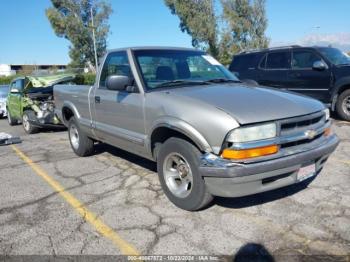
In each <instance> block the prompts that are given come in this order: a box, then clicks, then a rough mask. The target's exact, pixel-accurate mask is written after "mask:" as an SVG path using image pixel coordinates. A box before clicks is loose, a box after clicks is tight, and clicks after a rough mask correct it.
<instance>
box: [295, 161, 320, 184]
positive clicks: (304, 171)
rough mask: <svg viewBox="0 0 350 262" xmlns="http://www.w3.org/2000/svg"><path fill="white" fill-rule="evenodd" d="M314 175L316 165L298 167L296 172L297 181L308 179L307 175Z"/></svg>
mask: <svg viewBox="0 0 350 262" xmlns="http://www.w3.org/2000/svg"><path fill="white" fill-rule="evenodd" d="M314 175H316V165H315V164H312V165H308V166H304V167H302V168H300V169H299V171H298V174H297V180H298V181H303V180H305V179H308V178H309V177H312V176H314Z"/></svg>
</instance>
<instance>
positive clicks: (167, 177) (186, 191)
mask: <svg viewBox="0 0 350 262" xmlns="http://www.w3.org/2000/svg"><path fill="white" fill-rule="evenodd" d="M200 156H201V153H200V151H199V150H198V149H197V147H195V146H194V145H193V144H191V143H190V142H188V141H186V140H183V139H180V138H170V139H168V140H167V141H165V143H164V144H163V145H162V146H161V148H160V149H159V152H158V157H157V169H158V175H159V180H160V183H161V186H162V188H163V191H164V193H165V194H166V196H167V197H168V199H169V200H170V201H171V202H172V203H174V204H175V205H176V206H178V207H180V208H182V209H185V210H189V211H195V210H199V209H202V208H204V207H205V206H207V205H208V204H209V203H210V202H211V201H212V200H213V196H212V195H211V194H210V193H209V192H208V190H207V188H206V185H205V183H204V180H203V178H202V176H201V175H200V174H199V171H198V166H199V160H200Z"/></svg>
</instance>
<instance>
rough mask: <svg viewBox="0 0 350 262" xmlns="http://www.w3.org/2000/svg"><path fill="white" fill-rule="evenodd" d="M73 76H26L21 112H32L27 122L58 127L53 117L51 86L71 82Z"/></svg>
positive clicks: (54, 116)
mask: <svg viewBox="0 0 350 262" xmlns="http://www.w3.org/2000/svg"><path fill="white" fill-rule="evenodd" d="M74 79H75V75H72V74H61V75H51V76H42V77H36V76H27V77H26V84H25V87H24V97H23V108H24V109H23V111H26V110H30V111H34V114H30V116H31V119H29V121H30V122H31V123H32V124H34V125H36V126H43V125H59V124H60V121H59V119H58V117H57V116H56V115H55V113H54V110H55V106H54V99H53V86H54V85H56V84H63V83H69V82H73V80H74Z"/></svg>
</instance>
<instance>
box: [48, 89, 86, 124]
mask: <svg viewBox="0 0 350 262" xmlns="http://www.w3.org/2000/svg"><path fill="white" fill-rule="evenodd" d="M91 90H92V86H88V85H55V86H54V90H53V93H54V101H55V112H56V114H57V115H58V117H59V118H60V119H62V108H63V106H64V103H69V104H72V105H74V106H75V107H76V108H79V114H78V115H77V117H78V118H79V120H80V121H84V120H85V121H88V122H90V120H91V114H90V106H89V104H90V99H89V93H90V91H91ZM62 120H63V119H62ZM64 124H67V123H64Z"/></svg>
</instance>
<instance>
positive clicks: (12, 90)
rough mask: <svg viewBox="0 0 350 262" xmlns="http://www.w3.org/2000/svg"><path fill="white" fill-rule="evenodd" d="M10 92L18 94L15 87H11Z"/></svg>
mask: <svg viewBox="0 0 350 262" xmlns="http://www.w3.org/2000/svg"><path fill="white" fill-rule="evenodd" d="M10 93H11V94H18V93H19V90H18V89H17V88H12V89H11V91H10Z"/></svg>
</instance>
